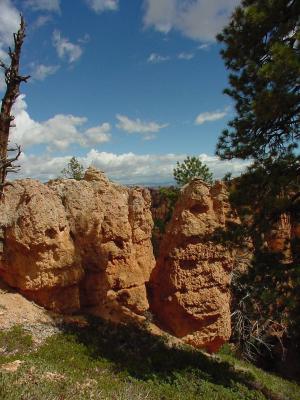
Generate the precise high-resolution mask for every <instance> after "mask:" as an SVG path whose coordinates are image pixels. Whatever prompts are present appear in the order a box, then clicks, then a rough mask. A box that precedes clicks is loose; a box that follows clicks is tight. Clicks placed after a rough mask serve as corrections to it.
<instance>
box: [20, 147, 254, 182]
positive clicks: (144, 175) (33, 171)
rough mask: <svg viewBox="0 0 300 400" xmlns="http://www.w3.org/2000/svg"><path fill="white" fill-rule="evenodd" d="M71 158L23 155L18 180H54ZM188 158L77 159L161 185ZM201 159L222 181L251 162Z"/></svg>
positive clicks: (117, 177) (122, 178) (126, 178)
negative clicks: (224, 177)
mask: <svg viewBox="0 0 300 400" xmlns="http://www.w3.org/2000/svg"><path fill="white" fill-rule="evenodd" d="M72 155H74V154H72ZM72 155H71V154H70V155H68V156H63V157H51V156H50V155H49V154H48V155H39V156H37V155H30V154H28V155H27V154H26V153H25V154H24V153H23V154H22V155H21V158H20V164H21V171H20V173H19V174H18V176H17V178H22V177H23V178H24V177H32V178H36V179H40V180H42V181H47V180H49V179H53V178H55V177H57V176H58V175H59V174H60V171H61V170H62V169H63V168H64V167H65V166H66V164H67V163H68V161H69V160H70V158H71V157H72ZM185 157H186V154H163V155H157V154H135V153H132V152H129V153H123V154H115V153H108V152H99V151H97V150H95V149H92V150H90V151H89V152H88V153H87V154H86V155H84V156H83V157H77V158H78V160H79V162H80V163H81V164H83V165H84V167H85V168H87V167H88V166H89V165H93V166H95V167H96V168H98V169H100V170H102V171H104V172H105V173H106V174H107V175H108V176H109V177H110V179H112V180H114V181H117V182H121V183H125V184H145V185H160V184H168V183H172V182H173V168H174V167H175V165H176V161H180V162H182V161H183V160H184V159H185ZM199 157H200V159H201V160H202V161H203V162H204V163H205V164H207V165H208V166H209V168H210V169H211V170H212V171H213V174H214V177H215V179H221V178H222V177H223V176H224V175H225V174H226V173H227V172H231V173H232V174H233V176H237V175H239V174H240V173H241V172H243V171H244V170H245V168H246V166H247V165H249V162H245V161H240V160H233V161H221V160H219V159H218V158H217V157H215V156H210V155H207V154H200V155H199Z"/></svg>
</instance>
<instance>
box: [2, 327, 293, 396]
mask: <svg viewBox="0 0 300 400" xmlns="http://www.w3.org/2000/svg"><path fill="white" fill-rule="evenodd" d="M5 336H6V338H7V339H9V341H10V342H11V343H14V345H13V344H11V345H10V350H11V351H10V352H6V353H5V354H4V355H2V357H1V359H0V363H1V364H4V363H6V362H8V361H13V360H16V359H18V360H21V361H23V363H22V364H21V366H20V367H19V369H18V371H17V372H15V373H8V372H0V394H1V396H0V398H1V400H19V399H21V400H71V399H72V400H77V399H78V400H81V399H82V400H87V399H115V400H127V399H128V400H158V399H159V400H169V399H170V400H171V399H172V400H173V399H174V400H181V399H184V400H194V399H205V400H206V399H207V400H214V399H215V400H219V399H220V400H221V399H222V400H238V399H241V400H264V399H267V398H268V397H266V396H265V395H264V394H263V393H262V391H261V390H254V389H253V385H252V384H251V382H255V380H257V381H259V382H260V383H261V384H263V387H268V388H269V389H271V388H272V389H274V391H275V390H276V393H279V392H278V390H279V389H278V388H280V391H281V393H284V394H288V396H289V397H287V398H290V399H292V400H294V399H295V400H296V399H300V396H299V395H298V393H299V390H300V389H299V387H297V386H296V385H294V384H292V383H290V382H287V381H284V380H281V379H280V378H277V377H275V376H271V375H270V374H266V373H263V372H262V371H260V370H258V369H257V368H254V367H253V369H251V368H248V369H247V371H235V369H234V368H233V364H234V359H233V358H232V356H231V355H225V354H224V355H222V354H221V355H220V357H222V358H223V360H221V361H220V360H215V359H212V358H210V357H207V356H205V355H204V354H203V353H201V352H199V351H196V350H193V349H191V348H189V347H181V348H178V347H177V348H175V347H173V348H170V347H169V346H168V345H167V344H166V343H165V341H164V340H163V338H157V337H153V336H151V335H150V334H149V333H147V332H146V331H143V330H139V329H137V328H134V327H124V326H118V327H116V326H114V325H112V324H108V323H103V322H101V321H99V320H92V321H90V324H89V326H88V327H85V328H77V327H67V328H65V329H64V332H63V333H61V334H59V335H55V336H52V337H50V338H48V339H47V340H46V342H45V343H44V344H43V345H42V346H41V347H39V348H38V349H36V350H34V351H32V350H31V351H30V348H28V343H29V341H28V334H26V333H25V332H24V331H22V329H21V328H20V327H17V328H14V329H13V330H11V331H9V332H7V333H1V334H0V340H2V341H5V339H4V338H5ZM13 336H16V338H18V339H16V338H15V340H12V337H13ZM31 346H32V345H31ZM258 371H259V372H258ZM294 389H295V390H294ZM296 389H297V390H298V393H297V391H296Z"/></svg>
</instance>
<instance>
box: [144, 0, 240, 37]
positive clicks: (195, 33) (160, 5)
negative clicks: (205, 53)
mask: <svg viewBox="0 0 300 400" xmlns="http://www.w3.org/2000/svg"><path fill="white" fill-rule="evenodd" d="M239 2H240V1H239V0H209V1H206V0H193V1H190V0H164V1H162V0H144V4H145V15H144V25H145V27H154V28H155V29H156V30H158V31H160V32H163V33H168V32H169V31H171V30H172V29H176V30H178V31H180V32H181V33H182V34H183V35H185V36H187V37H189V38H191V39H195V40H200V41H210V42H211V41H214V40H215V36H216V34H217V33H218V32H220V31H221V30H222V28H223V26H224V25H225V24H226V23H227V21H228V17H229V16H230V14H231V13H232V11H233V9H234V8H235V7H236V6H237V5H238V4H239Z"/></svg>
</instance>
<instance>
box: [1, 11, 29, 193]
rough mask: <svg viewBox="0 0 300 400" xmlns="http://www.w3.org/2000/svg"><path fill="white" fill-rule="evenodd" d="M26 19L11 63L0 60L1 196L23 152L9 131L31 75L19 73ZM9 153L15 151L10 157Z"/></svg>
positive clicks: (13, 51)
mask: <svg viewBox="0 0 300 400" xmlns="http://www.w3.org/2000/svg"><path fill="white" fill-rule="evenodd" d="M25 29H26V26H25V21H24V18H23V16H22V15H21V22H20V28H19V30H18V32H17V33H14V35H13V36H14V49H13V50H12V49H11V48H9V50H8V55H9V58H10V65H6V63H5V62H3V61H2V60H0V67H1V68H2V69H3V70H4V75H5V83H6V91H5V94H4V97H3V99H2V105H1V113H0V196H1V197H2V195H3V189H4V186H5V184H6V183H5V180H6V175H7V173H8V172H17V171H18V170H19V167H18V166H16V165H13V163H14V162H15V161H16V160H17V159H18V158H19V156H20V154H21V148H20V146H18V145H16V147H15V148H9V147H8V144H9V133H10V129H11V128H12V127H13V126H14V125H13V124H12V122H13V120H14V116H13V115H12V114H11V110H12V106H13V105H14V103H15V101H16V99H17V97H18V96H19V94H20V92H19V89H20V84H21V82H27V80H28V79H29V78H30V76H21V75H20V73H19V68H20V57H21V49H22V45H23V42H24V39H25V36H26V35H25ZM9 153H14V155H13V156H11V157H9V156H8V155H9Z"/></svg>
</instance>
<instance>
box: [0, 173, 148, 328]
mask: <svg viewBox="0 0 300 400" xmlns="http://www.w3.org/2000/svg"><path fill="white" fill-rule="evenodd" d="M0 224H1V226H2V227H3V231H4V232H3V233H4V234H3V240H4V244H3V253H2V255H1V261H0V276H1V277H2V278H3V280H4V281H5V282H6V283H8V284H9V285H10V286H12V287H15V288H17V289H19V290H20V291H21V293H23V294H24V295H25V296H26V297H27V298H29V299H32V300H34V301H35V302H37V303H38V304H40V305H42V306H44V307H46V308H49V309H52V310H55V311H62V312H73V311H78V310H80V309H85V310H87V311H89V312H92V313H94V314H97V315H99V316H101V317H103V318H106V319H110V320H113V321H126V320H128V319H133V320H143V319H144V317H143V314H144V312H145V311H146V310H147V309H148V300H147V296H146V288H145V282H147V281H148V280H149V277H150V273H151V271H152V269H153V267H154V257H153V252H152V246H151V231H152V225H153V223H152V217H151V212H150V197H149V193H148V191H147V190H145V189H140V188H139V189H138V188H132V189H127V188H125V187H122V186H119V185H116V184H113V183H111V182H109V181H108V180H107V179H106V177H105V176H104V175H103V174H102V173H100V172H99V171H97V170H94V169H92V168H90V169H88V170H87V172H86V174H85V178H84V180H83V181H75V180H56V181H52V182H50V183H48V184H46V185H45V184H42V183H40V182H38V181H34V180H31V179H26V180H21V181H16V182H14V184H13V186H8V187H7V189H6V191H5V200H4V204H3V205H2V209H1V214H0Z"/></svg>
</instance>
